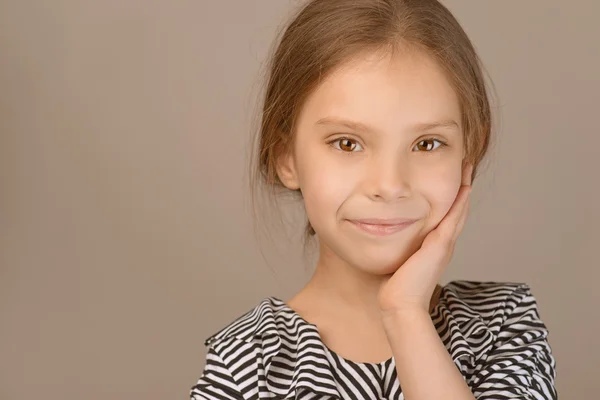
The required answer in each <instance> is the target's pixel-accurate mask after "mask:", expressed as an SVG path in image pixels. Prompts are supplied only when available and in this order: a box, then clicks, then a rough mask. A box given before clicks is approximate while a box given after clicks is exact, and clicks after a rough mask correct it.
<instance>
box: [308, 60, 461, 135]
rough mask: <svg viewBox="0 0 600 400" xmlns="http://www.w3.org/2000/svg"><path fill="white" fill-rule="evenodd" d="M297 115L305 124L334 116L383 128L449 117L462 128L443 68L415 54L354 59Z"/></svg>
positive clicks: (310, 98) (331, 75)
mask: <svg viewBox="0 0 600 400" xmlns="http://www.w3.org/2000/svg"><path fill="white" fill-rule="evenodd" d="M301 114H302V115H301V118H300V120H301V121H304V122H316V121H317V120H319V119H321V118H323V117H327V116H331V115H334V116H343V117H351V118H352V119H355V120H363V121H364V122H368V123H371V124H380V125H382V126H383V125H386V124H393V125H394V126H396V127H398V126H399V125H402V124H407V125H413V124H415V123H427V122H429V121H439V120H448V119H454V120H456V121H457V122H458V123H459V124H460V105H459V101H458V97H457V95H456V93H455V91H454V89H453V87H452V86H451V84H450V82H449V81H448V79H447V78H446V75H445V73H444V71H443V69H442V68H440V66H439V65H438V64H437V63H436V62H435V60H434V59H433V58H431V57H429V56H428V55H427V54H426V53H423V52H418V51H411V52H399V53H397V54H395V55H394V56H392V55H390V54H387V55H386V54H381V53H367V54H362V55H360V56H357V57H355V58H353V59H352V60H350V61H348V62H346V63H345V64H343V65H341V66H340V67H339V68H338V69H337V70H335V71H334V72H333V73H331V74H330V75H329V76H328V77H327V78H326V79H324V80H323V82H322V83H321V84H320V85H319V87H318V88H317V89H316V90H315V91H314V92H313V93H312V94H311V95H310V96H309V97H308V98H307V100H306V103H305V104H304V107H303V110H302V113H301ZM308 120H309V121H308Z"/></svg>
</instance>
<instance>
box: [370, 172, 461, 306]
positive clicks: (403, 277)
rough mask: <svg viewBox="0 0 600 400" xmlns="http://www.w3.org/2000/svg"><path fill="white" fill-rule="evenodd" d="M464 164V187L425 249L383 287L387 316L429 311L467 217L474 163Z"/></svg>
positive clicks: (381, 295)
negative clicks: (398, 313)
mask: <svg viewBox="0 0 600 400" xmlns="http://www.w3.org/2000/svg"><path fill="white" fill-rule="evenodd" d="M464 165H465V167H464V168H463V176H462V186H461V187H460V189H459V191H458V194H457V196H456V199H455V200H454V204H452V207H451V208H450V210H449V211H448V213H447V214H446V216H445V217H444V218H443V219H442V221H441V222H440V223H439V224H438V225H437V227H436V228H435V229H433V230H432V231H431V232H429V234H428V235H427V236H426V237H425V239H424V241H423V244H422V245H421V248H420V249H419V250H417V251H416V252H415V253H414V254H413V255H412V256H411V257H410V258H409V259H408V260H407V261H406V262H405V263H404V264H402V266H400V268H398V270H397V271H396V272H395V273H394V274H392V275H391V276H390V277H389V278H388V280H387V281H386V282H385V283H384V284H383V285H382V286H381V289H380V290H379V307H380V309H381V311H382V313H383V316H384V318H385V316H387V315H393V314H396V313H397V312H403V311H406V310H411V311H412V310H417V311H425V312H426V313H429V303H430V301H431V296H432V295H433V291H434V289H435V287H436V285H437V283H438V281H439V279H440V278H441V276H442V274H443V272H444V269H445V268H446V266H447V265H448V263H449V262H450V260H451V259H452V255H453V253H454V246H455V244H456V240H457V239H458V236H459V235H460V232H461V231H462V228H463V226H464V224H465V221H466V219H467V214H468V208H469V198H470V193H471V175H472V173H473V166H472V165H471V164H469V163H465V164H464Z"/></svg>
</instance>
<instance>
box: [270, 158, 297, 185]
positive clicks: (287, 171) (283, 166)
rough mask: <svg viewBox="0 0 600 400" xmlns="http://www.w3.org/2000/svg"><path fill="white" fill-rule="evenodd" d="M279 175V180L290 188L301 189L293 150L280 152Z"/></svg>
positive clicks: (278, 161)
mask: <svg viewBox="0 0 600 400" xmlns="http://www.w3.org/2000/svg"><path fill="white" fill-rule="evenodd" d="M276 168H277V176H278V177H279V180H280V181H281V182H282V183H283V184H284V186H285V187H287V188H288V189H290V190H297V189H300V183H299V182H298V173H297V170H296V163H295V158H294V155H293V153H292V151H288V150H284V151H281V152H279V155H278V156H277V162H276Z"/></svg>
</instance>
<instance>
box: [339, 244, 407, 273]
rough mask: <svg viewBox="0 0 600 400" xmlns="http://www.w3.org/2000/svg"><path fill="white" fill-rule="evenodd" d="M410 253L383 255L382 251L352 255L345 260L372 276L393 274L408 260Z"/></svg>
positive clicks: (396, 252)
mask: <svg viewBox="0 0 600 400" xmlns="http://www.w3.org/2000/svg"><path fill="white" fill-rule="evenodd" d="M412 254H413V253H412V252H410V253H409V252H398V251H395V252H394V253H391V254H385V252H383V251H381V250H380V251H378V252H375V253H372V254H371V253H369V252H363V253H361V254H354V257H351V258H350V257H349V258H347V261H348V262H349V263H350V264H351V265H354V266H355V267H356V268H359V269H360V270H362V271H364V272H367V273H370V274H373V275H390V274H393V273H394V272H396V271H397V270H398V268H400V267H401V266H402V264H404V263H405V262H406V260H408V259H409V258H410V256H411V255H412Z"/></svg>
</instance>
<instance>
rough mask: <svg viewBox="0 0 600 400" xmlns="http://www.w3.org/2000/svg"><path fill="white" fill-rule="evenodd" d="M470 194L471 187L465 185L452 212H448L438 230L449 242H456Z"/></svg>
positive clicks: (460, 190) (461, 188)
mask: <svg viewBox="0 0 600 400" xmlns="http://www.w3.org/2000/svg"><path fill="white" fill-rule="evenodd" d="M470 193H471V186H467V185H463V186H461V187H460V189H459V191H458V195H457V196H456V200H454V204H452V207H451V208H450V211H448V214H446V216H445V217H444V219H442V222H440V224H439V225H438V227H437V228H436V230H438V232H439V234H440V236H441V237H442V238H445V239H446V240H449V241H452V240H454V237H455V232H456V228H457V226H458V224H459V222H460V219H461V217H462V216H463V212H464V210H465V208H466V205H467V201H468V199H469V194H470Z"/></svg>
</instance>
